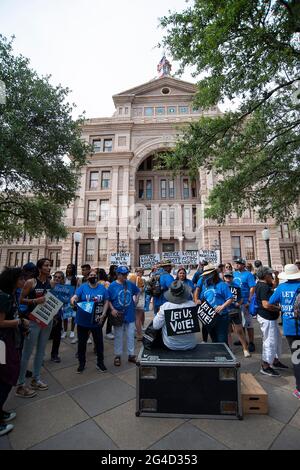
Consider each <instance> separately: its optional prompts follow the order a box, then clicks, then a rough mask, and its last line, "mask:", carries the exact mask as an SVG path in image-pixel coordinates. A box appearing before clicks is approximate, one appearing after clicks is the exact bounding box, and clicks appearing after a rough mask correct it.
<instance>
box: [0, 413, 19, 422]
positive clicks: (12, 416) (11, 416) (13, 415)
mask: <svg viewBox="0 0 300 470" xmlns="http://www.w3.org/2000/svg"><path fill="white" fill-rule="evenodd" d="M16 416H17V413H15V412H14V411H3V412H2V418H1V419H0V421H1V423H3V424H6V423H9V422H10V421H12V420H13V419H15V418H16Z"/></svg>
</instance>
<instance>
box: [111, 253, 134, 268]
mask: <svg viewBox="0 0 300 470" xmlns="http://www.w3.org/2000/svg"><path fill="white" fill-rule="evenodd" d="M110 264H115V265H116V266H129V265H130V253H126V252H122V253H111V255H110Z"/></svg>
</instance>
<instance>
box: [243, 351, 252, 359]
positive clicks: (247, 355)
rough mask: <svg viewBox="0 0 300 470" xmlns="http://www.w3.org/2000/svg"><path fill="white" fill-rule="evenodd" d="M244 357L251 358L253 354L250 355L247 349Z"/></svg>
mask: <svg viewBox="0 0 300 470" xmlns="http://www.w3.org/2000/svg"><path fill="white" fill-rule="evenodd" d="M244 357H247V358H248V357H251V354H250V353H249V351H248V350H247V349H244Z"/></svg>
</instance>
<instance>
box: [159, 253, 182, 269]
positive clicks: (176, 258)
mask: <svg viewBox="0 0 300 470" xmlns="http://www.w3.org/2000/svg"><path fill="white" fill-rule="evenodd" d="M181 257H182V252H181V251H172V252H164V253H162V258H163V259H167V260H170V261H171V263H172V264H175V266H178V265H180V264H182V263H181Z"/></svg>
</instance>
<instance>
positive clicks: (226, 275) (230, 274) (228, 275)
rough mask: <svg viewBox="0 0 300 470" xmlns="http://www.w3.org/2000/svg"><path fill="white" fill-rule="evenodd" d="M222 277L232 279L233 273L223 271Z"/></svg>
mask: <svg viewBox="0 0 300 470" xmlns="http://www.w3.org/2000/svg"><path fill="white" fill-rule="evenodd" d="M224 277H233V272H232V271H225V273H224Z"/></svg>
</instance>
